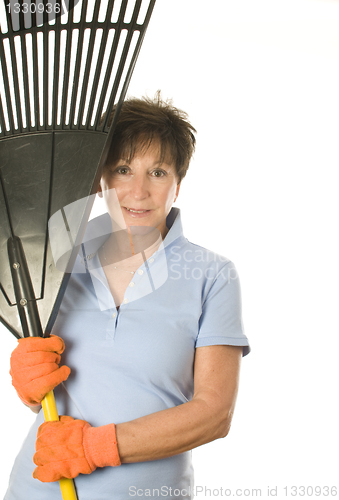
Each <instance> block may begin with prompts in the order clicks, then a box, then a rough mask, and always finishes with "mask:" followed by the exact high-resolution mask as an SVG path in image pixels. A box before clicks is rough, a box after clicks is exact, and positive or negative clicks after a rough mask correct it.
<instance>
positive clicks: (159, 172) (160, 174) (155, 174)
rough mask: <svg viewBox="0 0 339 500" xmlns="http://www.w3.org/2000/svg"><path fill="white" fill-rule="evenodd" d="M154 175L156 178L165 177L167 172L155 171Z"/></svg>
mask: <svg viewBox="0 0 339 500" xmlns="http://www.w3.org/2000/svg"><path fill="white" fill-rule="evenodd" d="M153 175H154V177H163V176H164V175H166V172H164V171H163V170H154V172H153Z"/></svg>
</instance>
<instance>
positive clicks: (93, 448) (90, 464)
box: [33, 416, 121, 483]
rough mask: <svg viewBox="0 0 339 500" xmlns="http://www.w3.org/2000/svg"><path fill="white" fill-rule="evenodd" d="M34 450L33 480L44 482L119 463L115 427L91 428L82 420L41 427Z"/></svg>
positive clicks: (68, 418) (47, 423)
mask: <svg viewBox="0 0 339 500" xmlns="http://www.w3.org/2000/svg"><path fill="white" fill-rule="evenodd" d="M35 449H36V453H35V454H34V457H33V461H34V463H35V464H36V465H37V466H38V467H36V469H35V470H34V472H33V477H35V478H36V479H39V480H40V481H42V482H44V483H46V482H52V481H59V479H62V478H68V479H70V478H74V477H77V476H78V475H79V474H90V473H91V472H93V471H94V470H95V469H96V468H97V467H107V466H111V467H115V466H117V465H120V464H121V462H120V457H119V452H118V447H117V440H116V434H115V425H114V424H109V425H103V426H101V427H91V426H90V424H88V423H87V422H85V421H84V420H74V418H72V417H65V416H64V417H60V420H59V422H45V423H44V424H42V425H40V427H39V429H38V438H37V441H36V444H35Z"/></svg>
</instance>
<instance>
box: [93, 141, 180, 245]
mask: <svg viewBox="0 0 339 500" xmlns="http://www.w3.org/2000/svg"><path fill="white" fill-rule="evenodd" d="M112 188H114V189H115V191H116V195H117V197H118V200H119V204H120V208H121V211H122V214H123V216H124V220H125V223H126V225H127V226H149V227H155V228H157V229H158V230H159V231H160V233H161V235H162V237H163V238H164V237H165V236H166V232H167V229H166V217H167V215H168V213H169V211H170V210H171V207H172V204H173V202H174V201H175V200H176V198H177V196H178V194H179V189H180V184H178V177H177V174H176V170H175V166H174V164H173V163H172V162H171V160H168V159H167V160H166V159H165V160H164V162H163V163H160V144H159V143H158V142H156V141H154V143H153V142H152V143H151V145H150V147H149V148H148V149H147V150H146V151H145V152H144V151H142V150H140V149H139V150H138V149H137V150H136V153H135V156H134V157H133V158H132V159H131V160H130V161H128V160H125V159H123V158H121V159H120V160H118V161H116V162H115V163H114V164H112V165H110V166H106V168H105V171H104V174H103V176H102V178H101V181H100V186H99V196H103V198H104V199H105V201H106V204H107V207H108V210H109V199H108V198H109V191H108V190H109V189H112ZM110 215H111V218H113V219H114V214H110Z"/></svg>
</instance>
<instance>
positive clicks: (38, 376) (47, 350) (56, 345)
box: [9, 335, 71, 406]
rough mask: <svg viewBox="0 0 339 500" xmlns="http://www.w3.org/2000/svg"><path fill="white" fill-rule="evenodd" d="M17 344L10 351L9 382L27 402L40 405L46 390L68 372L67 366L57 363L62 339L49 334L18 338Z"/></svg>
mask: <svg viewBox="0 0 339 500" xmlns="http://www.w3.org/2000/svg"><path fill="white" fill-rule="evenodd" d="M18 344H19V345H18V346H17V347H16V348H15V349H14V351H13V352H12V355H11V369H10V372H9V373H10V374H11V376H12V384H13V385H14V387H15V389H16V391H17V393H18V396H19V398H20V399H21V400H22V401H23V402H24V403H25V404H26V405H28V406H39V405H40V403H41V401H42V400H43V399H44V397H45V396H46V394H47V393H48V392H49V391H51V390H52V389H54V387H56V386H57V385H58V384H60V383H61V382H63V381H64V380H66V379H67V378H68V376H69V374H70V372H71V370H70V368H68V366H61V367H59V363H60V358H61V356H60V355H61V353H62V352H63V351H64V349H65V344H64V341H63V340H62V339H61V338H60V337H57V336H56V335H52V336H51V337H48V338H41V337H27V338H23V339H19V340H18Z"/></svg>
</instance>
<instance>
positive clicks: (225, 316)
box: [195, 261, 250, 356]
mask: <svg viewBox="0 0 339 500" xmlns="http://www.w3.org/2000/svg"><path fill="white" fill-rule="evenodd" d="M209 345H234V346H243V356H246V354H248V353H249V352H250V347H249V342H248V339H247V337H246V335H245V334H244V327H243V322H242V316H241V291H240V282H239V276H238V273H237V270H236V268H235V266H234V264H233V263H232V262H230V261H229V262H228V263H227V264H226V265H225V266H223V268H222V269H221V270H220V271H219V272H218V274H217V275H216V277H215V279H214V281H213V283H212V285H211V286H210V288H209V289H207V291H206V295H205V298H203V303H202V313H201V317H200V321H199V333H198V336H197V340H196V345H195V346H196V347H203V346H209Z"/></svg>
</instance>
